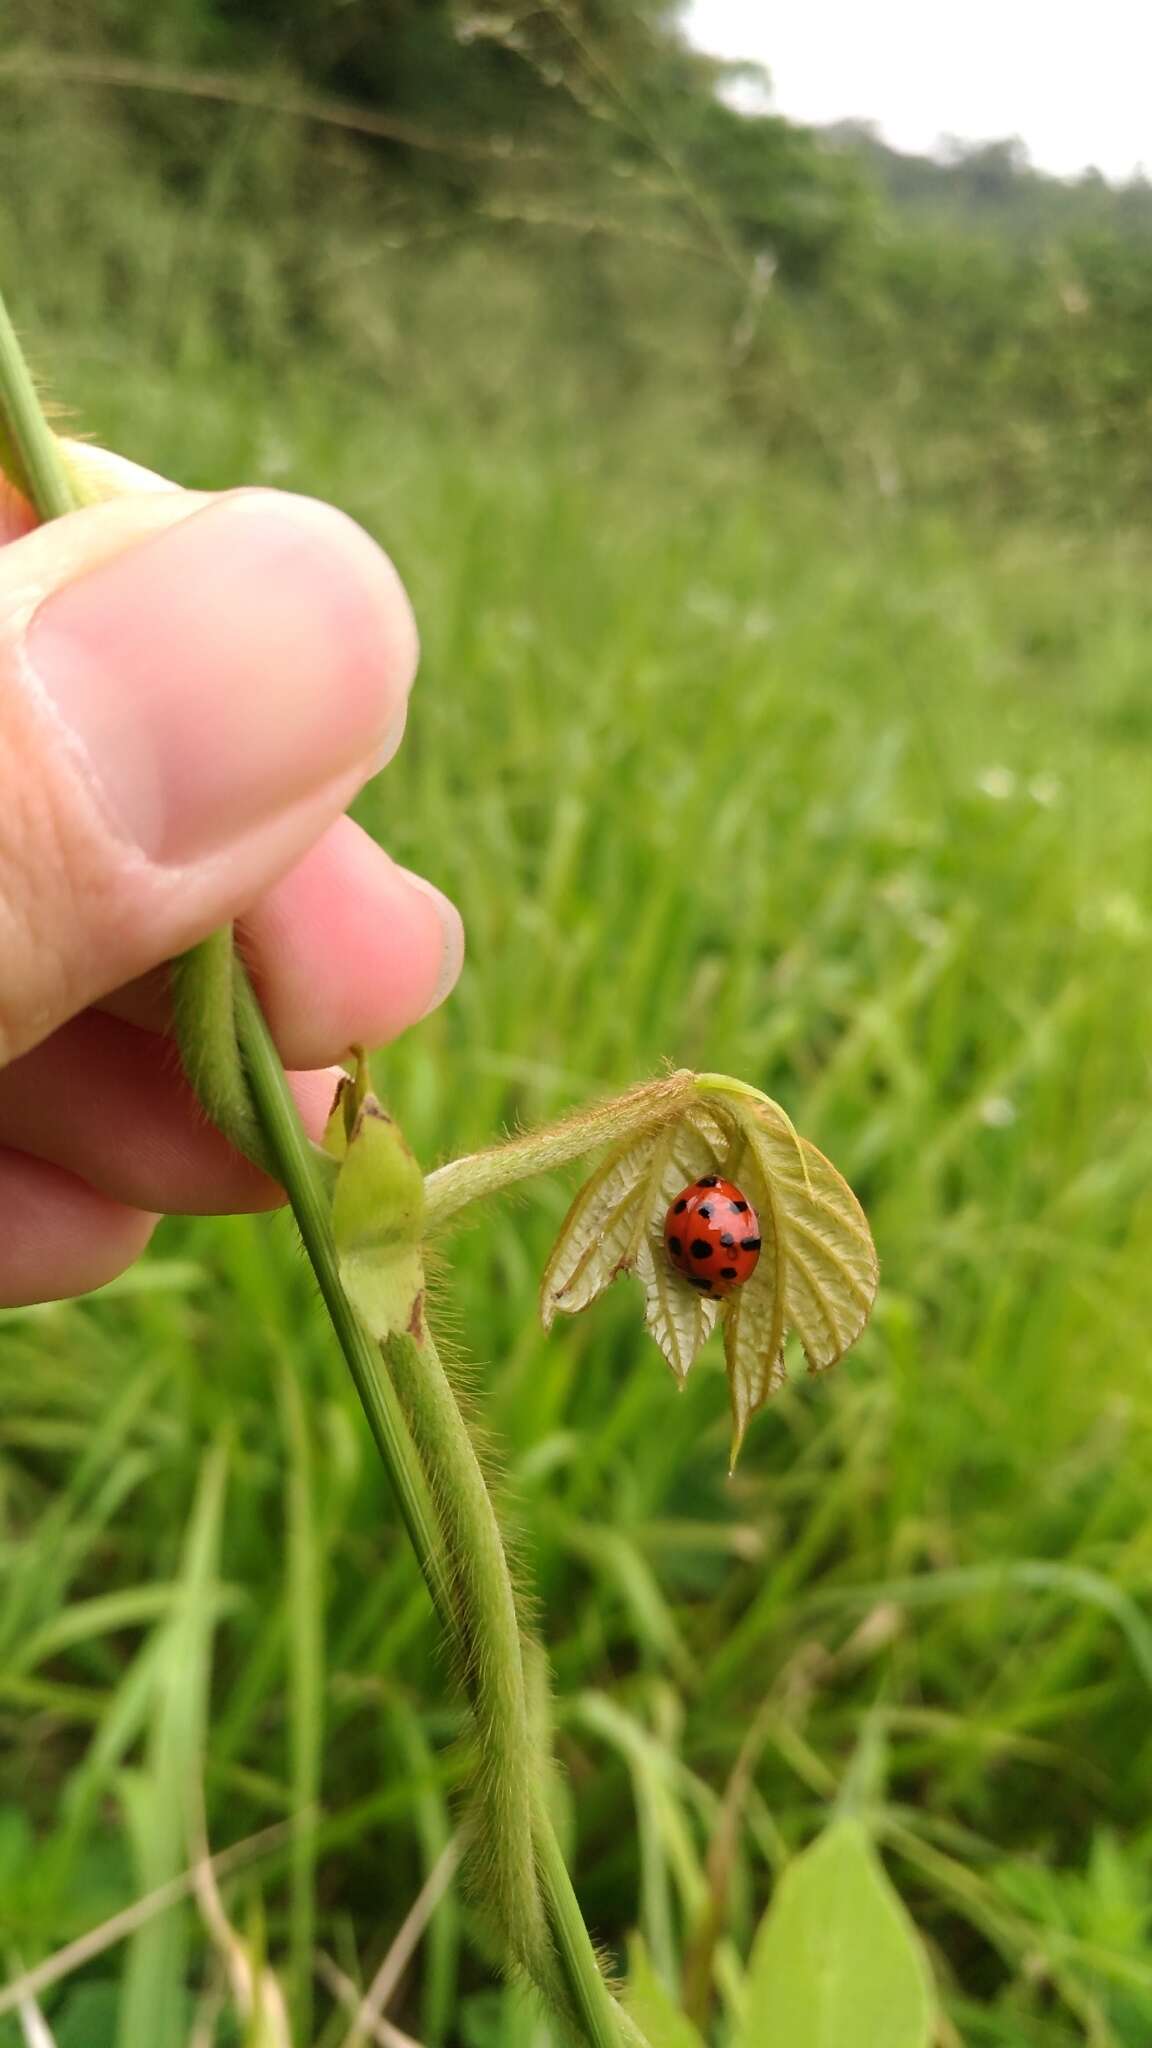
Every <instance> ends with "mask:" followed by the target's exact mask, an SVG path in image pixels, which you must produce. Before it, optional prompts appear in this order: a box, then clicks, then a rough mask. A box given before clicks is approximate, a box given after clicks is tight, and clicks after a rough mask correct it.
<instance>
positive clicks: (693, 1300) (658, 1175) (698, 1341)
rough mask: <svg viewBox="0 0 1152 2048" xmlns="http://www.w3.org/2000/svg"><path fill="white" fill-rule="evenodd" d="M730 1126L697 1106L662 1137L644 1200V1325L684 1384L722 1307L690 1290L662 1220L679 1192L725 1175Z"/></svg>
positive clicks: (640, 1250) (639, 1262) (639, 1263)
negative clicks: (674, 1261) (672, 1257)
mask: <svg viewBox="0 0 1152 2048" xmlns="http://www.w3.org/2000/svg"><path fill="white" fill-rule="evenodd" d="M735 1142H736V1139H735V1133H734V1130H733V1127H732V1125H731V1124H730V1123H729V1122H728V1121H727V1120H726V1119H725V1118H724V1117H723V1116H721V1115H718V1114H715V1113H714V1112H713V1110H712V1109H711V1108H709V1107H708V1106H706V1105H705V1104H704V1103H695V1104H693V1105H692V1107H691V1108H690V1109H688V1110H686V1111H685V1113H684V1115H683V1116H681V1117H678V1118H677V1120H676V1122H675V1123H674V1124H669V1125H668V1126H667V1128H666V1129H665V1130H664V1131H663V1132H662V1133H661V1135H660V1139H659V1142H658V1144H657V1145H656V1147H655V1149H654V1151H653V1154H652V1160H651V1163H650V1166H649V1170H648V1179H647V1185H646V1187H645V1189H644V1194H643V1198H642V1207H643V1231H642V1235H641V1239H640V1242H639V1244H638V1247H637V1256H636V1270H637V1272H638V1274H639V1276H640V1283H641V1285H642V1287H643V1289H644V1320H645V1322H646V1323H647V1325H648V1331H649V1334H650V1336H652V1337H654V1338H655V1340H656V1342H657V1344H658V1345H659V1346H660V1349H661V1351H662V1352H663V1353H664V1356H665V1358H666V1359H667V1361H668V1363H669V1365H670V1366H671V1368H672V1370H673V1372H674V1373H675V1374H676V1377H677V1379H683V1378H684V1376H685V1374H686V1373H687V1371H688V1368H689V1366H690V1365H691V1364H692V1361H693V1359H694V1358H695V1357H696V1354H697V1352H698V1351H699V1350H700V1348H701V1346H702V1345H703V1344H704V1343H706V1341H707V1339H708V1338H709V1336H710V1335H711V1333H712V1331H713V1329H714V1328H715V1325H716V1317H717V1315H718V1313H719V1308H720V1304H719V1302H716V1301H709V1300H708V1299H707V1297H706V1296H703V1295H701V1294H699V1293H698V1291H697V1290H696V1288H695V1287H690V1286H689V1285H688V1282H687V1281H686V1280H685V1279H684V1278H683V1276H682V1275H681V1274H680V1273H678V1272H677V1271H676V1268H675V1267H674V1266H673V1265H671V1264H670V1263H669V1259H668V1254H667V1252H666V1250H665V1248H664V1219H665V1217H666V1215H667V1213H668V1209H669V1205H670V1204H671V1203H672V1202H674V1201H675V1199H676V1196H677V1195H678V1194H679V1193H680V1190H681V1188H685V1187H687V1186H688V1184H689V1182H690V1181H694V1180H699V1178H700V1176H701V1174H704V1173H716V1172H717V1171H719V1172H721V1173H723V1172H726V1171H727V1170H728V1162H729V1158H730V1154H731V1152H732V1147H733V1144H734V1143H735Z"/></svg>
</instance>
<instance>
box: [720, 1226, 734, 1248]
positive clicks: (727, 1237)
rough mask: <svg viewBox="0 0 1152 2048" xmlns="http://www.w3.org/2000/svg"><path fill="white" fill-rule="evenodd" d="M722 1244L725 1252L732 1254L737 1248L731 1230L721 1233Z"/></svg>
mask: <svg viewBox="0 0 1152 2048" xmlns="http://www.w3.org/2000/svg"><path fill="white" fill-rule="evenodd" d="M720 1242H721V1244H722V1245H723V1247H724V1249H725V1251H726V1252H730V1251H732V1250H733V1249H734V1247H735V1244H736V1239H735V1238H734V1237H733V1235H732V1232H731V1231H730V1230H722V1231H721V1232H720Z"/></svg>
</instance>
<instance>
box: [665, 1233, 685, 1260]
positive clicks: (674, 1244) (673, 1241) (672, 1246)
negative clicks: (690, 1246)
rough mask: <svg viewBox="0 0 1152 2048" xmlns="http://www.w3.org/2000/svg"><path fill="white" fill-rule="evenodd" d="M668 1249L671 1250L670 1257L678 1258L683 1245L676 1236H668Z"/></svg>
mask: <svg viewBox="0 0 1152 2048" xmlns="http://www.w3.org/2000/svg"><path fill="white" fill-rule="evenodd" d="M668 1249H669V1251H670V1252H671V1254H672V1257H673V1258H674V1259H678V1258H679V1257H680V1254H681V1252H682V1251H683V1249H684V1247H683V1245H682V1244H681V1242H680V1239H679V1238H678V1237H670V1238H669V1239H668Z"/></svg>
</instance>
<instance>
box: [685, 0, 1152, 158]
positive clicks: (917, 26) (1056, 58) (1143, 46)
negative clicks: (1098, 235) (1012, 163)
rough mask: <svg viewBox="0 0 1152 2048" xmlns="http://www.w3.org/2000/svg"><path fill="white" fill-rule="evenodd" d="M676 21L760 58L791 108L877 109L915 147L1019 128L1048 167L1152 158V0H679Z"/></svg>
mask: <svg viewBox="0 0 1152 2048" xmlns="http://www.w3.org/2000/svg"><path fill="white" fill-rule="evenodd" d="M684 22H685V26H686V28H687V30H688V33H689V35H690V37H691V39H692V40H693V42H695V43H696V44H697V45H698V46H699V47H700V48H701V49H704V50H708V51H710V52H711V53H712V54H713V55H715V56H719V57H750V58H753V59H754V60H756V61H757V62H759V63H761V64H764V65H766V66H767V68H768V70H769V71H770V72H771V74H772V83H773V94H772V105H773V107H774V108H775V109H776V110H777V111H778V112H779V113H782V114H789V115H791V116H792V117H793V118H794V119H795V120H798V121H814V122H820V121H837V120H841V119H844V118H845V117H856V118H858V119H863V120H871V121H875V122H876V123H877V124H878V126H879V128H880V130H881V132H882V134H883V135H884V136H885V137H886V138H887V140H888V141H889V142H891V143H893V144H894V145H895V146H896V148H898V149H908V150H917V151H929V150H931V149H932V148H933V146H934V145H935V143H936V142H937V140H938V138H939V137H940V136H942V135H959V136H963V137H964V138H965V139H966V140H969V141H977V142H982V141H992V140H999V139H1001V138H1002V137H1004V136H1007V135H1019V136H1020V137H1021V138H1022V139H1023V141H1024V143H1025V144H1026V145H1027V148H1028V152H1029V155H1030V156H1031V158H1032V161H1033V163H1035V164H1038V165H1039V166H1040V167H1041V168H1042V169H1043V170H1048V171H1056V172H1059V173H1062V174H1067V173H1070V172H1075V171H1079V170H1083V169H1084V168H1085V166H1086V165H1088V164H1095V165H1096V166H1097V168H1098V169H1099V170H1101V171H1103V172H1104V173H1105V175H1106V176H1107V177H1110V178H1125V177H1128V176H1130V175H1131V173H1132V172H1133V171H1134V170H1135V168H1136V167H1137V165H1139V164H1141V163H1143V164H1144V165H1145V167H1146V168H1147V169H1148V170H1149V172H1152V0H1092V5H1091V6H1086V5H1085V4H1084V0H688V4H687V6H686V9H685V15H684Z"/></svg>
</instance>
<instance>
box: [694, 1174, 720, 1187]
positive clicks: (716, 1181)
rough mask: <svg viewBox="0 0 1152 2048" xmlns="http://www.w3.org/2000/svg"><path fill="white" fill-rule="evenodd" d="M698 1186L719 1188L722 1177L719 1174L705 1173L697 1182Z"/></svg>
mask: <svg viewBox="0 0 1152 2048" xmlns="http://www.w3.org/2000/svg"><path fill="white" fill-rule="evenodd" d="M696 1185H697V1187H698V1188H718V1187H719V1185H720V1175H719V1174H718V1173H705V1174H703V1175H702V1176H701V1178H700V1179H699V1180H698V1181H697V1183H696Z"/></svg>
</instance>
